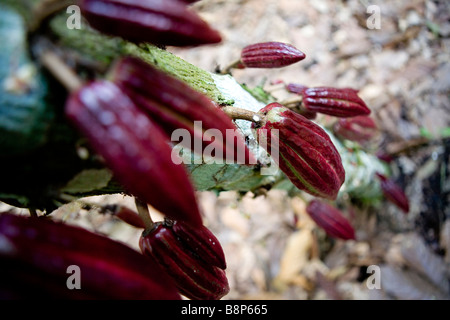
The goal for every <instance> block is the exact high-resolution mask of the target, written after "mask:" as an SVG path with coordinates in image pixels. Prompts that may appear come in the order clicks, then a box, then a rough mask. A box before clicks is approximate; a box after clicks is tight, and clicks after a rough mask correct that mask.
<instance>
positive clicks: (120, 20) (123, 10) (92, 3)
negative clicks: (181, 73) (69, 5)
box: [80, 0, 221, 46]
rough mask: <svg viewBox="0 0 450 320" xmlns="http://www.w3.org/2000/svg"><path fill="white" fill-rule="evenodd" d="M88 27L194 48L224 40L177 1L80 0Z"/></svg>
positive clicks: (156, 42) (147, 40)
mask: <svg viewBox="0 0 450 320" xmlns="http://www.w3.org/2000/svg"><path fill="white" fill-rule="evenodd" d="M80 7H81V11H82V13H83V16H84V17H85V18H86V19H87V21H88V22H89V24H90V25H91V26H92V27H93V28H95V29H97V30H99V31H101V32H103V33H106V34H110V35H114V36H120V37H122V38H124V39H126V40H129V41H132V42H151V43H155V44H161V45H174V46H194V45H201V44H209V43H218V42H220V41H221V36H220V34H219V33H218V32H217V31H216V30H213V29H212V28H211V27H210V26H209V25H208V24H207V23H206V22H205V21H204V20H202V19H201V18H200V17H199V16H198V15H197V14H196V13H195V12H194V11H192V10H189V9H188V8H187V7H186V4H185V3H183V2H181V1H177V0H164V1H161V0H81V2H80Z"/></svg>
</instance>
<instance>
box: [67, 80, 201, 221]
mask: <svg viewBox="0 0 450 320" xmlns="http://www.w3.org/2000/svg"><path fill="white" fill-rule="evenodd" d="M66 115H67V117H68V118H69V120H71V121H72V122H73V123H74V125H75V126H76V127H77V128H78V129H79V130H80V131H81V133H82V134H83V135H84V136H85V137H86V138H87V139H88V141H89V143H90V144H91V146H92V147H93V149H94V150H95V151H96V152H97V153H98V154H100V155H101V156H102V157H103V158H104V160H105V163H106V165H107V166H108V167H109V168H110V169H111V170H112V171H113V173H114V176H115V177H116V178H117V180H118V181H119V182H121V184H122V185H123V186H124V187H125V189H126V190H127V191H128V192H130V193H132V194H133V195H135V196H136V197H137V198H139V199H141V201H143V202H146V203H149V204H150V205H152V206H153V207H154V208H155V209H157V210H159V211H160V212H161V213H163V214H165V215H167V216H168V217H169V218H172V219H178V220H184V221H187V222H188V223H191V224H194V225H201V224H202V219H201V216H200V211H199V209H198V204H197V199H196V196H195V190H194V187H193V186H192V183H191V181H190V179H189V176H188V173H187V171H186V169H185V167H184V166H183V165H181V164H175V163H174V162H173V161H172V156H173V155H172V149H171V147H170V146H169V138H168V137H167V135H166V134H165V133H164V132H163V131H162V129H161V128H160V127H159V126H158V125H156V124H155V123H154V122H153V121H152V120H151V119H150V118H149V117H148V116H147V114H146V113H145V112H144V111H142V110H140V109H139V108H138V107H136V105H135V104H134V103H133V102H132V101H131V99H130V98H129V97H128V96H127V95H126V94H125V93H124V92H123V91H122V90H121V89H120V88H119V87H118V86H117V85H115V84H114V83H112V82H108V81H97V82H92V83H90V84H87V85H85V86H83V87H82V88H81V89H80V90H78V91H76V92H74V93H73V94H71V96H70V97H69V99H68V101H67V103H66ZM180 163H181V161H180Z"/></svg>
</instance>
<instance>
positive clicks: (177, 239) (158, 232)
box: [139, 222, 230, 300]
mask: <svg viewBox="0 0 450 320" xmlns="http://www.w3.org/2000/svg"><path fill="white" fill-rule="evenodd" d="M175 231H177V232H175ZM190 232H195V230H192V231H190ZM184 236H185V232H184V231H183V232H180V229H179V228H178V229H177V228H176V229H175V230H174V228H173V227H172V225H170V224H167V223H164V222H157V223H155V226H154V228H153V229H152V230H150V231H144V233H143V234H142V236H141V238H140V241H139V245H140V248H141V250H142V253H143V254H145V255H148V256H150V257H152V258H153V259H155V261H157V262H158V263H159V265H160V266H162V267H163V268H164V270H166V272H167V273H168V274H169V275H170V276H171V277H172V279H173V280H174V282H175V284H176V286H177V288H178V290H179V292H180V293H181V294H182V295H184V296H186V297H187V298H189V299H193V300H219V299H221V298H222V297H223V296H225V295H226V294H228V292H229V290H230V288H229V285H228V279H227V277H226V274H225V270H223V269H221V268H220V267H218V266H217V265H216V262H213V263H211V261H210V260H211V258H213V257H214V258H213V260H215V259H216V258H215V257H217V256H220V255H221V253H220V251H222V248H221V247H220V244H219V243H218V242H217V245H215V246H212V247H211V248H210V249H208V250H206V251H203V250H200V251H199V250H198V249H197V248H204V247H205V246H208V245H210V244H209V241H207V242H206V243H205V242H204V241H205V239H203V236H202V235H200V236H195V237H190V239H189V241H187V239H186V238H184ZM211 250H212V251H216V252H217V254H214V255H213V256H210V253H209V252H208V251H211ZM205 252H206V254H207V255H208V256H205V255H204V254H205ZM219 264H220V265H223V264H224V261H220V259H219Z"/></svg>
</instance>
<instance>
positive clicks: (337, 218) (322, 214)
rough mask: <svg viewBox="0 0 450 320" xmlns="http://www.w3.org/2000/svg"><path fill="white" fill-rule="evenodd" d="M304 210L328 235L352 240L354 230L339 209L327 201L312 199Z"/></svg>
mask: <svg viewBox="0 0 450 320" xmlns="http://www.w3.org/2000/svg"><path fill="white" fill-rule="evenodd" d="M306 212H307V213H308V215H309V216H310V217H311V219H313V220H314V222H315V223H317V225H318V226H319V227H321V228H322V229H323V230H324V231H325V232H326V233H327V234H328V235H329V236H331V237H333V238H339V239H343V240H350V239H352V240H354V239H355V230H354V229H353V227H352V225H351V224H350V222H349V221H348V220H347V219H346V218H345V217H344V215H343V214H342V212H341V211H339V210H338V209H336V208H335V207H333V206H331V205H329V204H328V203H325V202H322V201H319V200H312V201H311V202H310V203H309V204H308V206H307V207H306Z"/></svg>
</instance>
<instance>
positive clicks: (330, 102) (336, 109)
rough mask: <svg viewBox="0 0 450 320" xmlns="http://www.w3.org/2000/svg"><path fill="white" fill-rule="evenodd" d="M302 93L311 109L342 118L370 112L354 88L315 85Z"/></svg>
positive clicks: (308, 108)
mask: <svg viewBox="0 0 450 320" xmlns="http://www.w3.org/2000/svg"><path fill="white" fill-rule="evenodd" d="M301 94H302V97H303V105H304V106H305V108H306V109H307V110H309V111H314V112H318V113H323V114H327V115H330V116H335V117H341V118H347V117H355V116H360V115H368V114H370V109H369V108H367V106H366V104H365V102H364V101H363V100H362V99H361V98H360V97H359V96H358V91H357V90H355V89H352V88H342V89H339V88H330V87H314V88H307V89H305V90H303V91H302V93H301Z"/></svg>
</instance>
